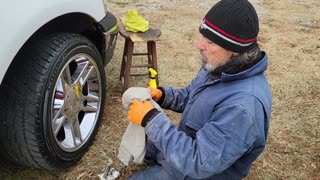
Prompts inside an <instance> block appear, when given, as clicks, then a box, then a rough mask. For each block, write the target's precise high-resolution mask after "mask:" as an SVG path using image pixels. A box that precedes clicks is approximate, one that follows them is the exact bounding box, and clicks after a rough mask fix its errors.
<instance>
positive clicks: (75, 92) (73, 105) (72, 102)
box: [65, 84, 81, 120]
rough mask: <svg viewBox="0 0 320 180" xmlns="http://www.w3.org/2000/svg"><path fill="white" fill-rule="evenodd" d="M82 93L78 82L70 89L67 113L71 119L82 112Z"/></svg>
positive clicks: (66, 103) (67, 97) (67, 98)
mask: <svg viewBox="0 0 320 180" xmlns="http://www.w3.org/2000/svg"><path fill="white" fill-rule="evenodd" d="M80 94H81V92H80V86H79V85H78V84H77V85H75V86H73V87H72V88H71V89H70V90H69V91H68V93H67V96H66V98H65V113H66V115H67V116H68V117H69V119H71V120H73V119H76V117H77V116H78V113H79V112H80V109H81V106H80V101H81V98H80Z"/></svg>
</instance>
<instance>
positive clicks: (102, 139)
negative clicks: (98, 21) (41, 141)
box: [0, 0, 320, 179]
mask: <svg viewBox="0 0 320 180" xmlns="http://www.w3.org/2000/svg"><path fill="white" fill-rule="evenodd" d="M215 2H217V1H209V0H200V1H197V0H183V1H180V0H162V1H156V0H141V1H138V0H132V1H126V0H119V1H118V0H109V10H110V11H112V12H113V13H114V14H115V15H116V16H118V17H120V16H125V15H126V10H128V9H136V10H138V12H139V13H140V14H141V15H142V16H143V17H144V18H145V19H147V20H149V21H150V22H151V23H156V24H158V25H160V27H161V30H162V35H161V41H160V42H158V43H157V45H158V47H157V49H158V59H159V62H158V66H159V78H160V85H171V86H175V87H183V86H185V85H187V84H188V83H189V82H190V80H191V79H192V78H193V77H194V75H195V74H196V73H197V71H198V69H199V67H200V60H199V52H198V51H197V50H196V49H195V48H194V40H195V39H196V31H197V28H198V26H199V24H200V21H201V19H202V17H203V16H204V15H205V13H206V12H207V11H208V10H209V8H210V7H211V6H212V5H213V4H214V3H215ZM252 2H253V4H254V5H255V7H256V9H257V12H258V15H259V18H260V35H259V43H260V45H261V47H262V49H264V50H265V51H267V53H268V55H269V58H270V60H269V68H268V70H267V72H266V75H267V78H268V79H269V83H270V86H271V89H272V94H273V112H272V118H271V124H270V130H269V137H268V143H267V147H266V149H265V151H264V152H263V153H262V155H261V156H260V157H259V158H258V160H257V161H256V162H255V163H254V165H253V167H252V169H251V171H250V174H249V176H248V177H247V179H320V138H319V137H320V123H319V120H320V113H319V107H320V85H319V84H320V1H318V0H310V1H303V0H282V1H278V0H268V1H267V0H253V1H252ZM140 48H141V47H140ZM122 50H123V38H122V37H119V39H118V44H117V48H116V51H115V56H114V58H113V60H112V62H111V63H110V64H109V65H108V66H107V67H106V74H107V81H108V82H107V84H108V85H107V86H108V87H107V91H108V94H107V102H106V104H107V106H106V110H105V114H104V118H103V121H102V124H101V127H100V129H99V133H98V135H97V138H96V141H95V143H94V145H93V146H92V147H91V148H90V149H89V151H88V153H86V155H85V156H84V157H83V158H82V160H81V161H80V162H79V164H78V165H77V166H75V167H73V168H70V169H68V170H65V171H61V172H46V171H39V170H30V169H24V168H20V167H16V166H14V165H4V164H2V165H1V166H0V177H2V179H3V178H4V179H99V178H98V176H97V175H98V174H100V173H101V172H102V170H103V168H104V167H105V166H106V165H107V164H111V166H112V167H115V168H117V169H119V170H121V177H120V178H119V179H127V177H128V176H130V175H131V174H133V173H134V172H136V171H138V170H141V169H143V168H145V166H144V165H131V166H129V167H125V166H123V165H122V164H121V163H120V162H119V160H118V159H117V158H116V156H117V152H118V146H119V143H120V140H121V136H122V134H123V133H124V130H125V128H126V126H127V121H126V112H125V111H124V110H123V108H122V105H121V91H120V89H121V83H120V82H119V80H118V78H119V77H118V76H119V71H120V60H121V54H122ZM140 60H142V59H140ZM136 61H139V59H137V60H136ZM147 83H148V79H147V78H146V77H138V78H136V77H135V78H132V81H131V85H132V86H144V87H145V86H146V84H147ZM166 112H167V113H168V116H169V117H171V119H172V121H173V122H175V123H177V121H178V120H179V118H180V116H179V114H175V113H172V112H169V111H166Z"/></svg>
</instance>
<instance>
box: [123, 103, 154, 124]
mask: <svg viewBox="0 0 320 180" xmlns="http://www.w3.org/2000/svg"><path fill="white" fill-rule="evenodd" d="M158 113H160V111H158V110H157V109H156V108H154V106H153V105H152V104H151V102H150V101H148V100H147V101H143V102H142V101H139V100H134V101H133V103H132V104H131V105H130V108H129V111H128V120H130V121H131V122H133V123H135V124H137V125H139V126H142V127H145V126H146V125H147V123H148V122H149V121H150V120H151V119H152V118H153V117H154V116H156V115H157V114H158Z"/></svg>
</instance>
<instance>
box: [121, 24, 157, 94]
mask: <svg viewBox="0 0 320 180" xmlns="http://www.w3.org/2000/svg"><path fill="white" fill-rule="evenodd" d="M119 32H120V35H121V36H122V37H124V38H125V44H124V49H123V55H122V63H121V71H120V80H121V81H122V83H123V89H122V91H123V92H124V91H125V90H126V89H128V87H129V78H130V76H142V75H149V71H148V68H150V67H151V68H153V69H154V70H156V71H158V68H157V52H156V41H160V35H161V31H160V30H159V29H156V28H152V27H151V26H150V28H149V29H148V30H147V31H146V32H137V33H135V32H128V31H126V29H125V26H124V25H123V19H121V18H120V23H119ZM138 42H140V43H141V42H142V43H143V42H145V43H147V52H145V53H144V52H143V53H135V52H134V44H135V43H138ZM134 56H147V58H148V63H146V64H135V65H132V60H133V57H134ZM142 67H147V68H146V73H140V74H139V73H135V74H131V73H130V69H131V68H142ZM156 80H157V84H158V85H159V79H158V76H156Z"/></svg>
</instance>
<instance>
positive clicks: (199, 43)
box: [195, 38, 205, 50]
mask: <svg viewBox="0 0 320 180" xmlns="http://www.w3.org/2000/svg"><path fill="white" fill-rule="evenodd" d="M195 46H196V48H197V49H199V50H204V49H205V46H204V44H203V42H202V41H201V39H200V38H198V39H197V41H196V42H195Z"/></svg>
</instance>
